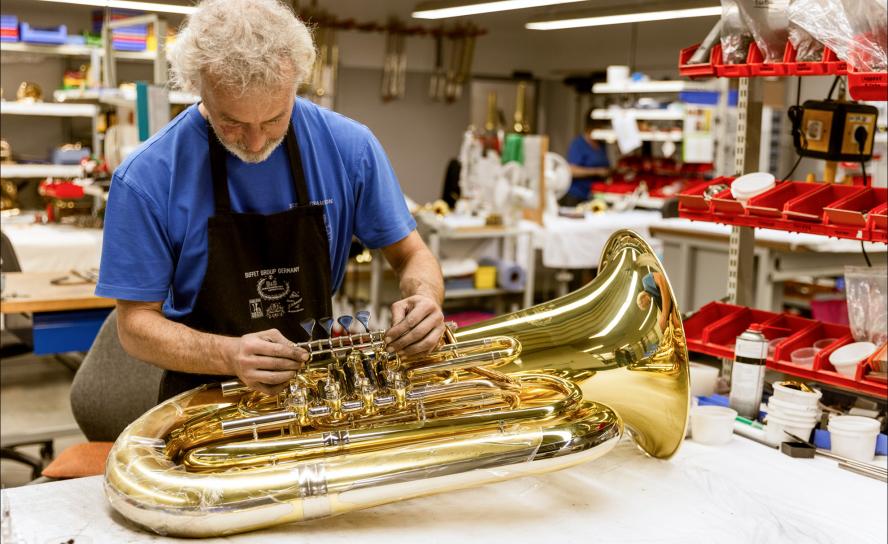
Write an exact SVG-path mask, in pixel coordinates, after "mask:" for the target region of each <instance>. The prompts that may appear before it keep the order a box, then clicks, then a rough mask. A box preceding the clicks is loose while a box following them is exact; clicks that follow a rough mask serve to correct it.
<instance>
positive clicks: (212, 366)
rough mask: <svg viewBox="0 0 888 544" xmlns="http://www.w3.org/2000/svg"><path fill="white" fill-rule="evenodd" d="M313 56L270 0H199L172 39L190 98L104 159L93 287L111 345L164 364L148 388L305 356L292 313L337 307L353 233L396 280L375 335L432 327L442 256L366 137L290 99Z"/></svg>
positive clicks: (394, 339)
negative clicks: (109, 302)
mask: <svg viewBox="0 0 888 544" xmlns="http://www.w3.org/2000/svg"><path fill="white" fill-rule="evenodd" d="M314 56H315V54H314V45H313V43H312V40H311V36H310V34H309V32H308V30H307V29H306V27H305V25H304V24H302V23H301V22H300V21H299V20H298V19H297V18H296V17H295V16H294V15H293V13H292V12H291V11H290V10H289V9H288V8H286V7H284V6H283V5H282V4H281V3H279V2H278V0H205V1H204V2H202V3H201V4H200V6H199V7H198V10H197V11H196V12H195V13H193V14H192V15H191V16H190V17H189V18H188V21H187V22H186V25H185V27H184V28H183V30H182V31H181V33H180V34H179V36H178V39H177V41H176V45H175V48H174V49H173V50H172V51H171V54H170V61H171V65H172V76H173V80H174V83H176V84H178V86H180V87H182V88H183V89H185V90H188V91H192V92H195V93H198V94H199V95H200V99H201V101H200V104H199V105H196V106H192V107H190V108H188V109H187V110H186V111H184V112H183V113H182V114H181V115H179V116H178V117H176V118H175V119H174V120H173V121H171V122H170V124H169V125H167V126H166V127H164V128H163V129H162V130H160V131H159V132H158V133H157V134H155V135H154V136H153V137H152V138H151V139H149V140H148V141H147V142H145V143H144V144H143V145H142V146H140V148H139V149H138V150H136V151H135V152H134V153H132V155H131V156H129V157H128V158H127V160H126V161H124V163H123V164H121V166H120V167H119V168H117V170H116V171H115V172H114V179H113V182H112V186H111V192H110V195H109V199H108V206H107V211H106V223H105V237H104V246H103V250H102V261H101V271H100V277H99V282H98V285H97V288H96V294H97V295H99V296H103V297H109V298H116V299H117V308H118V333H119V336H120V340H121V344H122V345H123V347H124V349H125V350H126V351H127V352H128V353H129V354H130V355H132V356H133V357H135V358H138V359H141V360H144V361H147V362H149V363H152V364H154V365H157V366H160V367H162V368H164V369H165V370H166V372H165V373H164V379H163V381H162V384H161V391H160V399H161V400H163V399H166V398H169V397H171V396H173V395H175V394H178V393H179V392H182V391H185V390H187V389H190V388H192V387H195V386H196V385H199V384H201V383H206V382H209V381H218V380H220V379H221V378H222V377H223V376H237V377H238V378H239V379H241V380H242V381H243V382H244V383H245V384H246V385H247V386H249V387H251V388H253V389H256V390H258V391H262V392H264V393H267V394H273V393H276V392H277V391H279V390H281V389H282V388H283V387H284V386H285V385H286V384H287V383H288V381H289V380H290V378H292V377H293V376H294V374H295V373H296V372H297V371H298V370H299V369H300V368H301V367H302V365H303V364H304V362H305V361H306V360H307V359H308V353H306V352H305V351H304V350H302V349H298V348H296V347H295V345H294V342H299V341H304V340H308V338H309V335H308V334H307V333H306V331H305V330H303V327H302V326H301V325H300V323H302V322H305V321H306V320H308V319H311V318H314V319H320V318H321V317H324V316H331V315H332V308H331V301H330V298H331V295H332V293H333V292H334V291H335V290H336V289H337V288H339V286H340V285H341V283H342V279H343V276H344V274H345V267H346V262H347V256H348V249H349V245H350V242H351V239H352V234H355V235H357V237H358V238H360V239H361V241H362V242H363V243H364V244H365V245H367V246H369V247H371V248H382V252H383V254H384V255H385V257H386V259H387V260H388V262H389V263H390V264H391V265H392V268H393V269H394V270H395V271H396V272H397V273H398V276H399V278H400V288H401V292H402V295H403V297H404V298H403V299H402V300H400V301H398V302H396V303H395V304H394V305H393V306H392V322H393V323H394V325H393V326H392V327H391V328H390V329H389V330H388V331H387V333H386V342H387V347H388V350H389V351H391V352H399V353H402V354H416V353H422V352H427V351H429V350H430V349H432V348H433V347H435V346H436V345H437V343H438V341H439V339H440V338H441V336H442V334H443V331H444V324H443V314H442V312H441V307H440V305H441V302H442V298H443V280H442V278H441V271H440V267H439V265H438V263H437V261H436V260H435V258H434V257H433V256H432V254H431V252H430V251H429V250H428V248H427V247H426V246H425V244H424V243H423V242H422V240H421V238H420V237H419V235H418V234H417V233H416V231H415V227H416V223H415V222H414V221H413V219H412V217H411V216H410V214H409V212H408V211H407V208H406V205H405V202H404V198H403V195H402V193H401V190H400V187H399V185H398V182H397V179H396V177H395V174H394V172H393V171H392V168H391V165H390V164H389V162H388V159H387V158H386V155H385V153H384V152H383V150H382V147H381V146H380V144H379V142H378V141H377V140H376V139H375V138H374V136H373V135H372V134H371V132H370V131H369V129H367V128H366V127H365V126H363V125H360V124H358V123H356V122H354V121H352V120H350V119H347V118H345V117H343V116H341V115H338V114H336V113H333V112H330V111H328V110H324V109H321V108H319V107H317V106H315V105H313V104H311V103H310V102H307V101H305V100H302V99H296V90H297V87H298V85H299V84H300V82H302V81H303V80H304V79H305V77H306V75H307V74H308V73H309V72H310V70H311V67H312V64H313V62H314ZM318 330H320V327H319V328H318ZM316 336H317V335H316Z"/></svg>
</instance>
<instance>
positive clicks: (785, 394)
mask: <svg viewBox="0 0 888 544" xmlns="http://www.w3.org/2000/svg"><path fill="white" fill-rule="evenodd" d="M822 396H823V393H821V392H820V391H817V390H816V389H815V390H814V392H813V393H809V392H807V391H799V390H798V389H793V388H791V387H786V386H785V385H781V384H780V383H779V382H778V383H775V384H774V397H776V398H778V399H780V400H785V401H788V402H792V403H795V404H801V405H805V406H817V401H819V400H820V397H822ZM774 397H771V398H774Z"/></svg>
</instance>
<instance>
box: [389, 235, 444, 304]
mask: <svg viewBox="0 0 888 544" xmlns="http://www.w3.org/2000/svg"><path fill="white" fill-rule="evenodd" d="M397 272H398V276H399V278H400V283H399V287H400V289H401V296H402V297H403V298H407V297H410V296H413V295H423V296H427V297H429V298H431V299H433V300H434V301H435V302H437V303H438V304H439V305H440V304H442V303H443V302H444V277H443V276H442V275H441V266H440V265H439V264H438V261H437V260H436V259H435V256H434V255H432V252H431V251H429V250H428V249H427V248H425V247H423V248H421V249H419V250H417V251H415V252H414V253H413V254H411V255H410V256H409V257H408V258H407V259H405V262H404V263H403V264H402V266H401V269H400V270H398V271H397Z"/></svg>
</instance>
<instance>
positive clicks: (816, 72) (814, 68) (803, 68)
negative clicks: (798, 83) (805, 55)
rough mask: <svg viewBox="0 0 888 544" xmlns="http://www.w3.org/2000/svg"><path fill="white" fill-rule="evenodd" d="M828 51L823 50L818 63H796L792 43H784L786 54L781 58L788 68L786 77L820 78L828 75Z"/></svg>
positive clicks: (794, 49)
mask: <svg viewBox="0 0 888 544" xmlns="http://www.w3.org/2000/svg"><path fill="white" fill-rule="evenodd" d="M828 51H829V50H828V49H827V48H825V47H824V48H823V55H822V56H821V60H820V61H819V62H818V61H802V62H799V61H798V57H797V51H796V48H795V47H793V45H792V42H789V41H788V42H787V43H786V54H785V55H784V56H783V62H785V63H786V64H787V66H788V71H787V74H788V75H792V76H822V75H824V74H828V73H829V65H828V64H827V60H828Z"/></svg>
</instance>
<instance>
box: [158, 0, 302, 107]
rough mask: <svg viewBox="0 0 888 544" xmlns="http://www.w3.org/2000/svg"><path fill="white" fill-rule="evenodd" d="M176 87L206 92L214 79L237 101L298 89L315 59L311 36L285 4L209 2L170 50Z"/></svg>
mask: <svg viewBox="0 0 888 544" xmlns="http://www.w3.org/2000/svg"><path fill="white" fill-rule="evenodd" d="M169 58H170V65H171V70H170V79H171V83H172V84H173V85H174V86H176V87H178V88H180V89H182V90H184V91H188V92H194V93H200V90H201V83H202V81H203V79H204V78H205V77H209V78H210V79H211V80H212V81H213V84H214V86H215V85H219V86H222V87H223V88H225V89H226V90H227V91H229V92H233V93H234V94H235V95H236V96H241V95H243V94H244V93H245V92H246V91H247V89H256V90H268V89H275V88H280V87H282V86H285V85H287V84H288V83H292V84H293V85H294V88H295V87H298V86H299V85H300V84H301V83H302V82H303V81H304V80H305V79H306V77H307V76H308V74H309V73H310V72H311V69H312V66H313V65H314V60H315V48H314V42H313V41H312V38H311V33H310V32H309V30H308V28H307V27H306V26H305V24H304V23H302V21H300V20H299V19H298V18H297V17H296V15H295V14H294V13H293V11H292V10H291V9H290V8H289V7H287V6H285V5H283V4H282V3H281V2H280V1H279V0H203V1H202V2H201V3H200V5H199V6H198V9H197V11H195V12H194V13H192V14H191V15H190V16H189V17H188V19H187V20H186V21H185V23H184V25H183V26H182V28H181V29H180V32H179V35H178V37H177V39H176V41H175V43H174V44H173V45H172V46H171V47H170V52H169Z"/></svg>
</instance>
